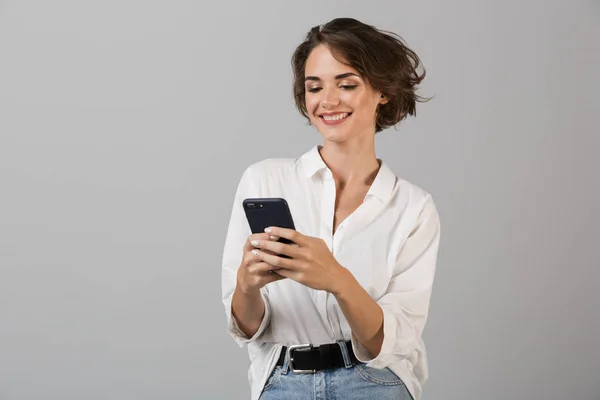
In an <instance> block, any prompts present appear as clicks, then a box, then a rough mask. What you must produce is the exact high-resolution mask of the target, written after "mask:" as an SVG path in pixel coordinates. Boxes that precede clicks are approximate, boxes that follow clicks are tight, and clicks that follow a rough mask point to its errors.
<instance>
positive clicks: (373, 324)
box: [332, 271, 383, 358]
mask: <svg viewBox="0 0 600 400" xmlns="http://www.w3.org/2000/svg"><path fill="white" fill-rule="evenodd" d="M332 294H333V295H334V296H335V298H336V300H337V302H338V304H339V306H340V309H341V310H342V312H343V313H344V316H345V317H346V320H347V321H348V325H350V328H351V329H352V334H353V335H354V336H355V337H356V339H357V340H358V341H359V342H360V344H362V345H363V347H364V348H365V349H366V350H367V352H368V353H369V355H370V358H375V357H377V355H378V354H379V352H380V351H381V345H382V344H383V311H382V309H381V307H380V306H379V305H378V304H377V303H376V302H375V300H373V298H372V297H371V296H370V295H369V293H367V291H366V290H365V289H364V288H363V287H362V286H361V285H360V283H358V281H357V280H356V279H355V278H354V276H353V275H352V274H351V273H350V272H349V271H348V273H347V274H346V278H345V279H344V280H343V281H342V282H341V284H340V286H339V288H338V289H334V290H333V293H332Z"/></svg>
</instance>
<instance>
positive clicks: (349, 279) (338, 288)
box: [330, 266, 358, 299]
mask: <svg viewBox="0 0 600 400" xmlns="http://www.w3.org/2000/svg"><path fill="white" fill-rule="evenodd" d="M357 283H358V282H357V281H356V279H355V278H354V275H352V272H350V271H349V270H347V269H346V268H344V267H342V266H340V274H339V276H338V277H337V278H336V279H335V281H334V285H333V287H332V288H331V290H330V293H331V294H333V295H334V296H335V297H336V298H338V299H342V298H344V297H345V296H346V294H347V293H348V292H351V291H352V287H353V285H354V284H357Z"/></svg>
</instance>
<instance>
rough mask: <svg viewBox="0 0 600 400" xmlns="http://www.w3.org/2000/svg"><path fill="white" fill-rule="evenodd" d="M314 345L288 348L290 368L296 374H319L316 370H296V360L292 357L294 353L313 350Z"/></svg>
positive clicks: (298, 345)
mask: <svg viewBox="0 0 600 400" xmlns="http://www.w3.org/2000/svg"><path fill="white" fill-rule="evenodd" d="M312 348H313V345H312V344H296V345H293V346H290V347H288V348H287V356H288V360H289V362H288V366H289V367H290V369H291V370H292V371H293V372H294V373H296V374H314V373H315V372H317V370H315V369H296V368H294V358H293V357H292V351H294V350H302V349H312Z"/></svg>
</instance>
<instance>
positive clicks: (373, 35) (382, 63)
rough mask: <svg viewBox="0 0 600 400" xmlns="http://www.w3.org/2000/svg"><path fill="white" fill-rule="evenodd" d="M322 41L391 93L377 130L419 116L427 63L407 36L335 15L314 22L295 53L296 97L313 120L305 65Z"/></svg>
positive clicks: (373, 84) (302, 111)
mask: <svg viewBox="0 0 600 400" xmlns="http://www.w3.org/2000/svg"><path fill="white" fill-rule="evenodd" d="M321 44H323V45H325V46H327V47H328V48H329V50H330V51H331V52H332V54H333V56H334V57H335V58H336V60H338V61H339V62H341V63H343V64H345V65H348V66H350V67H352V68H354V69H355V70H356V71H357V72H358V73H359V74H360V75H361V76H362V77H363V79H365V80H366V81H367V82H368V83H369V84H370V85H371V87H372V88H373V89H375V90H377V91H380V92H381V93H382V94H383V95H385V96H386V97H387V98H388V102H387V103H385V104H382V105H380V106H379V107H378V109H377V114H376V119H375V133H378V132H381V131H382V130H384V129H387V128H389V127H391V126H395V125H396V124H398V123H399V122H400V121H402V120H403V119H405V118H406V117H407V116H408V115H416V103H417V102H425V101H428V100H430V99H426V98H423V97H420V96H419V95H417V94H416V91H417V87H418V85H419V84H420V83H421V81H422V80H423V79H424V78H425V68H424V67H423V64H422V62H421V60H420V59H419V57H418V56H417V54H416V53H415V52H414V51H412V50H411V49H409V48H408V47H407V46H406V44H405V42H404V40H403V39H402V37H400V36H399V35H397V34H395V33H393V32H388V31H384V30H380V29H377V28H375V27H374V26H371V25H367V24H365V23H363V22H360V21H357V20H356V19H353V18H336V19H333V20H331V21H330V22H327V23H326V24H323V25H318V26H315V27H313V28H312V29H311V30H310V31H309V32H308V34H307V35H306V37H305V40H304V42H302V43H301V44H300V45H299V46H298V47H297V48H296V50H295V51H294V54H293V55H292V68H293V73H294V82H293V92H294V101H295V103H296V107H297V108H298V111H300V114H302V115H303V116H304V117H305V118H306V119H308V121H309V123H310V118H309V117H308V112H307V109H306V100H305V97H304V95H305V86H304V85H305V82H304V78H305V74H304V70H305V67H306V60H307V59H308V56H309V55H310V53H311V52H312V50H313V49H314V48H315V47H317V46H319V45H321Z"/></svg>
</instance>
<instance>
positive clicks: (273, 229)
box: [265, 226, 306, 246]
mask: <svg viewBox="0 0 600 400" xmlns="http://www.w3.org/2000/svg"><path fill="white" fill-rule="evenodd" d="M265 232H266V233H268V234H269V235H272V236H279V237H280V238H284V239H288V240H291V241H292V242H294V243H296V244H297V245H298V246H304V245H305V244H306V237H305V236H304V235H303V234H301V233H300V232H298V231H296V230H294V229H287V228H280V227H277V226H270V227H268V228H266V229H265Z"/></svg>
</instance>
